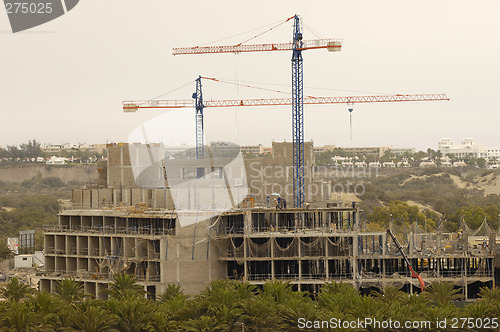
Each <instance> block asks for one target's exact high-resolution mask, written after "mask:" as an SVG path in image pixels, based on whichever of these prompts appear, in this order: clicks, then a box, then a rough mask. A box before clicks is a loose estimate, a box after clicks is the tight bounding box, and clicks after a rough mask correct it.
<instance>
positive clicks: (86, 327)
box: [69, 301, 118, 332]
mask: <svg viewBox="0 0 500 332" xmlns="http://www.w3.org/2000/svg"><path fill="white" fill-rule="evenodd" d="M117 322H118V316H117V315H115V314H112V313H111V312H109V311H108V310H106V309H105V308H103V307H102V306H100V305H99V304H98V303H97V302H93V301H88V302H82V303H80V304H78V305H77V310H76V312H75V314H74V315H72V317H71V321H70V323H69V325H70V326H71V327H73V328H75V329H77V330H81V331H87V332H103V331H118V330H116V329H114V327H115V326H116V324H117Z"/></svg>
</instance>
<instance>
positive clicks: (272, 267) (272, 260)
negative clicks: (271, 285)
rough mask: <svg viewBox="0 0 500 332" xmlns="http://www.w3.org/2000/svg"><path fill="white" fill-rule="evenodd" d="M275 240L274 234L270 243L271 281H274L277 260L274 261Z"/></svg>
mask: <svg viewBox="0 0 500 332" xmlns="http://www.w3.org/2000/svg"><path fill="white" fill-rule="evenodd" d="M274 240H275V237H274V236H273V234H271V236H270V237H269V241H270V243H271V259H270V261H271V280H274V273H275V271H274V262H275V259H274Z"/></svg>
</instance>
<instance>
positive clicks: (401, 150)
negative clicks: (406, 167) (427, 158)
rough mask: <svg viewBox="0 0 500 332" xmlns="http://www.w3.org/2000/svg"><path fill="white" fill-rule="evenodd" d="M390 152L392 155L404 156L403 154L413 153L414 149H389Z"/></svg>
mask: <svg viewBox="0 0 500 332" xmlns="http://www.w3.org/2000/svg"><path fill="white" fill-rule="evenodd" d="M390 151H391V152H392V153H394V154H405V153H410V154H412V153H415V148H393V147H391V148H390Z"/></svg>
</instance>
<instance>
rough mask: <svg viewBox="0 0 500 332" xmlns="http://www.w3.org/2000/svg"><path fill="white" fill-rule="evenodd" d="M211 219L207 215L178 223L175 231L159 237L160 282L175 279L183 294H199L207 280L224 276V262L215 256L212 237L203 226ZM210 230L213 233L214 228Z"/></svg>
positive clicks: (216, 254)
mask: <svg viewBox="0 0 500 332" xmlns="http://www.w3.org/2000/svg"><path fill="white" fill-rule="evenodd" d="M212 222H213V220H212V219H209V220H205V221H202V222H199V223H198V224H197V225H190V226H186V227H182V228H180V227H179V224H178V225H177V235H176V236H169V237H168V240H163V241H162V253H161V255H162V256H161V259H162V268H161V270H162V278H161V280H162V282H163V283H167V284H168V283H177V284H179V285H181V287H182V288H183V289H184V291H185V292H186V293H187V294H199V293H200V292H201V291H202V290H204V289H205V288H206V287H207V285H208V284H209V282H210V281H213V280H218V279H223V278H224V275H225V263H222V262H220V261H219V260H218V249H217V244H216V241H214V240H211V238H210V236H209V234H208V230H207V228H208V227H209V226H210V225H211V223H212ZM212 233H213V234H212V235H213V236H215V231H213V230H212ZM209 242H210V243H209ZM193 243H194V249H193Z"/></svg>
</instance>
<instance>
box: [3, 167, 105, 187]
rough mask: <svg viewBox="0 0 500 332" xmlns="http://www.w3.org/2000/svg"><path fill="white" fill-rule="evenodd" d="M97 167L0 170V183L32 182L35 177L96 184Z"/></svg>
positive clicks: (14, 168)
mask: <svg viewBox="0 0 500 332" xmlns="http://www.w3.org/2000/svg"><path fill="white" fill-rule="evenodd" d="M96 169H97V168H96V166H95V165H74V166H73V165H71V166H69V165H66V166H53V165H51V166H46V165H34V166H21V165H19V166H18V165H16V166H15V167H14V166H13V167H2V168H0V181H7V182H23V181H25V180H30V179H32V178H33V177H35V176H40V175H41V176H42V177H44V178H46V177H57V178H60V179H61V180H62V181H64V182H69V181H79V182H84V183H88V182H92V183H93V182H96V181H97V172H96Z"/></svg>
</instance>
